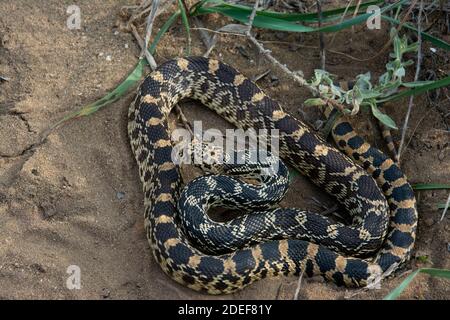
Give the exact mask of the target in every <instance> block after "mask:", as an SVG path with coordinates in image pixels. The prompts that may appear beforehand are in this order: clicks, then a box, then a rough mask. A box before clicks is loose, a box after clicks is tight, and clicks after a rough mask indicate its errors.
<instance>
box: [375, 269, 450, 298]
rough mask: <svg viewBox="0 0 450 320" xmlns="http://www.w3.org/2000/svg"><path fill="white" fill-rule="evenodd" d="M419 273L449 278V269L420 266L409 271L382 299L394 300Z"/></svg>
mask: <svg viewBox="0 0 450 320" xmlns="http://www.w3.org/2000/svg"><path fill="white" fill-rule="evenodd" d="M419 273H426V274H429V275H431V276H434V277H440V278H446V279H450V270H446V269H435V268H421V269H417V270H416V271H414V272H413V273H411V274H410V275H409V276H407V277H406V279H405V280H403V281H402V283H400V284H399V285H398V287H397V288H395V289H394V290H392V291H391V292H390V293H389V294H388V295H386V296H385V297H384V298H383V300H395V299H397V298H398V297H399V296H400V294H401V293H402V292H403V290H405V288H406V287H407V286H408V285H409V284H410V283H411V281H412V280H413V279H414V278H415V277H416V276H417V275H418V274H419Z"/></svg>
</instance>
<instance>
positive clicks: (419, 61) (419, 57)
mask: <svg viewBox="0 0 450 320" xmlns="http://www.w3.org/2000/svg"><path fill="white" fill-rule="evenodd" d="M422 11H423V0H420V8H419V17H418V19H417V42H418V50H417V65H416V74H415V75H414V81H415V82H416V81H417V80H418V79H419V73H420V65H421V64H422V35H421V31H422V24H421V20H422ZM413 104H414V95H412V96H411V97H410V98H409V104H408V111H407V112H406V117H405V122H404V124H403V129H402V136H401V139H400V146H399V147H398V163H399V164H400V161H401V156H402V151H403V145H404V143H405V137H406V130H407V129H408V122H409V117H410V116H411V110H412V107H413Z"/></svg>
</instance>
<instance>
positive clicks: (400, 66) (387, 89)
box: [305, 28, 431, 129]
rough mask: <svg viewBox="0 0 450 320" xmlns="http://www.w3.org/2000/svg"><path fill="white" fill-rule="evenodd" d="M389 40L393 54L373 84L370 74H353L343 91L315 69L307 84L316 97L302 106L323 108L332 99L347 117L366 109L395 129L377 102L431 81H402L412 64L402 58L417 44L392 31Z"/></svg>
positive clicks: (322, 71) (392, 122) (323, 73)
mask: <svg viewBox="0 0 450 320" xmlns="http://www.w3.org/2000/svg"><path fill="white" fill-rule="evenodd" d="M391 37H392V38H393V41H392V42H393V47H394V48H393V50H394V52H393V53H391V54H390V58H391V59H390V61H389V62H388V63H387V64H386V72H385V73H383V74H382V75H381V76H380V77H379V78H378V81H377V82H376V83H373V82H375V81H373V80H372V76H371V74H370V72H367V73H364V74H359V75H357V76H356V78H355V81H354V85H353V87H352V88H351V89H348V90H344V89H343V88H341V87H340V86H339V85H336V84H335V81H334V75H332V74H331V73H329V72H327V71H324V70H320V69H316V70H315V72H314V76H313V78H312V79H311V81H309V82H308V83H309V85H310V86H312V87H314V88H316V89H317V90H318V92H319V96H320V97H319V98H311V99H308V100H306V101H305V105H309V106H311V105H314V106H318V105H325V104H327V103H328V101H327V100H333V101H334V102H336V103H338V104H340V105H342V106H344V107H346V108H345V109H344V110H341V111H343V112H344V113H348V114H350V115H355V114H357V113H358V112H359V111H360V109H361V108H370V109H371V111H372V114H373V115H374V116H375V117H376V118H377V119H378V120H380V121H381V122H382V123H383V124H385V125H387V126H388V127H390V128H393V129H396V128H397V126H396V125H395V122H394V120H392V119H391V118H390V117H389V116H388V115H386V114H384V113H382V112H381V111H380V109H379V108H378V104H379V103H380V102H379V101H380V100H381V99H384V100H386V99H389V97H391V96H393V95H394V94H396V93H398V92H399V91H400V90H401V89H402V88H410V87H417V86H422V85H427V84H430V83H431V82H426V81H421V82H414V83H405V82H403V79H404V77H405V74H406V68H407V67H408V66H410V65H412V64H414V62H413V61H412V60H405V59H404V55H405V54H406V53H408V52H416V51H417V49H418V43H417V42H415V43H411V44H409V43H408V39H407V38H406V36H403V37H402V38H400V37H399V35H398V34H397V31H396V30H395V29H394V28H393V29H392V30H391Z"/></svg>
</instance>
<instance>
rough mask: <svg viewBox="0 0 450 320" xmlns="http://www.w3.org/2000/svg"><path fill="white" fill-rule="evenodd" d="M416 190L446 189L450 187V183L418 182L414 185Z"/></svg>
mask: <svg viewBox="0 0 450 320" xmlns="http://www.w3.org/2000/svg"><path fill="white" fill-rule="evenodd" d="M412 188H413V189H414V190H443V189H444V190H445V189H450V184H445V183H416V184H413V185H412Z"/></svg>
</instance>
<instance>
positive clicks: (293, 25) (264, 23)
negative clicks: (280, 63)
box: [196, 0, 407, 32]
mask: <svg viewBox="0 0 450 320" xmlns="http://www.w3.org/2000/svg"><path fill="white" fill-rule="evenodd" d="M406 1H407V0H401V1H399V2H396V3H394V4H390V5H388V6H385V7H383V8H381V10H380V11H381V13H383V12H386V11H388V10H392V9H394V8H396V7H398V6H400V5H401V4H402V3H404V2H406ZM242 7H244V6H239V7H236V6H230V5H227V6H224V5H219V6H211V7H207V6H201V7H199V8H198V9H197V10H196V12H197V14H208V13H220V14H222V15H225V16H228V17H230V18H233V19H235V20H237V21H239V22H241V23H246V22H247V21H248V15H249V10H250V11H251V10H252V8H250V7H245V9H243V8H242ZM370 16H372V13H366V14H362V15H359V16H356V17H354V18H351V19H348V20H344V21H342V22H341V23H338V24H334V25H328V26H323V27H320V28H317V27H309V26H305V25H302V24H298V23H297V21H288V20H286V19H281V18H278V17H274V14H272V16H269V15H267V12H266V14H261V11H259V12H258V14H257V15H256V16H255V20H254V21H253V25H254V26H255V27H258V28H263V29H271V30H277V31H289V32H318V31H320V32H336V31H340V30H342V29H346V28H349V27H351V26H353V25H357V24H361V23H364V22H365V21H367V19H368V18H369V17H370Z"/></svg>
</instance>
